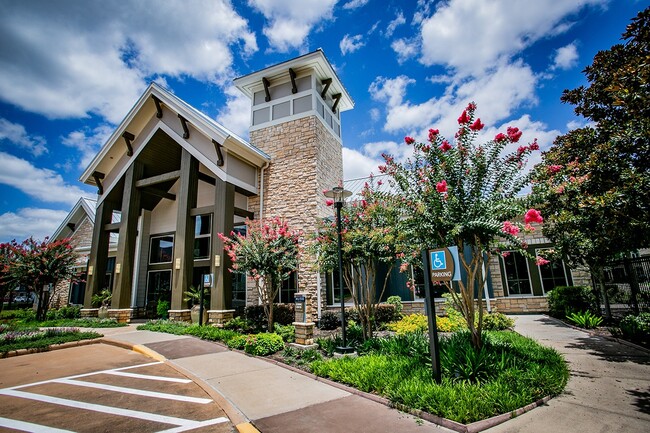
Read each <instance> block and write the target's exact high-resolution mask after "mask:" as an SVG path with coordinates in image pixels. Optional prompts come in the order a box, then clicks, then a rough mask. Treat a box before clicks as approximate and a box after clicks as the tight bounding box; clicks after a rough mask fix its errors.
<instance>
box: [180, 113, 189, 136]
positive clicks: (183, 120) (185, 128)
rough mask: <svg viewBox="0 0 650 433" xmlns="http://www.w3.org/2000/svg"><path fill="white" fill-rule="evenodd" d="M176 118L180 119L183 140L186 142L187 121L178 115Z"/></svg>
mask: <svg viewBox="0 0 650 433" xmlns="http://www.w3.org/2000/svg"><path fill="white" fill-rule="evenodd" d="M178 118H179V119H181V126H183V138H184V139H186V140H187V139H188V138H190V130H189V128H188V127H187V119H186V118H184V117H183V116H182V115H180V114H179V115H178Z"/></svg>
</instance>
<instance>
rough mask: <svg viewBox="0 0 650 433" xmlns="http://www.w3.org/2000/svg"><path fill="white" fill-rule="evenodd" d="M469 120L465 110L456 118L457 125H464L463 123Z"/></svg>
mask: <svg viewBox="0 0 650 433" xmlns="http://www.w3.org/2000/svg"><path fill="white" fill-rule="evenodd" d="M468 122H469V116H468V115H467V110H463V114H461V115H460V117H459V118H458V124H459V125H464V124H465V123H468Z"/></svg>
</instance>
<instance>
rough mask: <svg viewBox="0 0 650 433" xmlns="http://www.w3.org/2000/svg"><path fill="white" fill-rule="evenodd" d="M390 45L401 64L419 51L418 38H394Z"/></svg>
mask: <svg viewBox="0 0 650 433" xmlns="http://www.w3.org/2000/svg"><path fill="white" fill-rule="evenodd" d="M390 47H391V48H392V49H393V51H395V54H397V61H398V62H399V63H400V64H402V63H404V62H405V61H407V60H408V59H411V58H413V57H415V56H417V54H418V52H419V51H420V43H419V41H418V39H416V38H414V39H404V38H402V39H395V40H394V41H393V42H392V43H391V44H390Z"/></svg>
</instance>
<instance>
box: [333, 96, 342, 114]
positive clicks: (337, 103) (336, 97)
mask: <svg viewBox="0 0 650 433" xmlns="http://www.w3.org/2000/svg"><path fill="white" fill-rule="evenodd" d="M332 99H333V100H334V105H332V113H336V107H337V106H338V105H339V101H340V100H341V94H340V93H337V94H335V95H332Z"/></svg>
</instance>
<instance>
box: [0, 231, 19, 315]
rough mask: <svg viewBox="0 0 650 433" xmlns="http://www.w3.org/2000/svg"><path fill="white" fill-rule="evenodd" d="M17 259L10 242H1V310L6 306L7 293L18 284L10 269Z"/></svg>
mask: <svg viewBox="0 0 650 433" xmlns="http://www.w3.org/2000/svg"><path fill="white" fill-rule="evenodd" d="M14 261H15V255H14V253H13V249H12V248H11V244H10V243H9V242H3V243H0V312H2V308H3V307H4V302H3V300H4V298H5V296H6V295H7V293H9V292H11V291H12V290H13V289H14V288H15V287H16V284H15V282H14V280H13V278H12V276H11V273H10V272H9V270H10V269H11V264H12V263H13V262H14Z"/></svg>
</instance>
